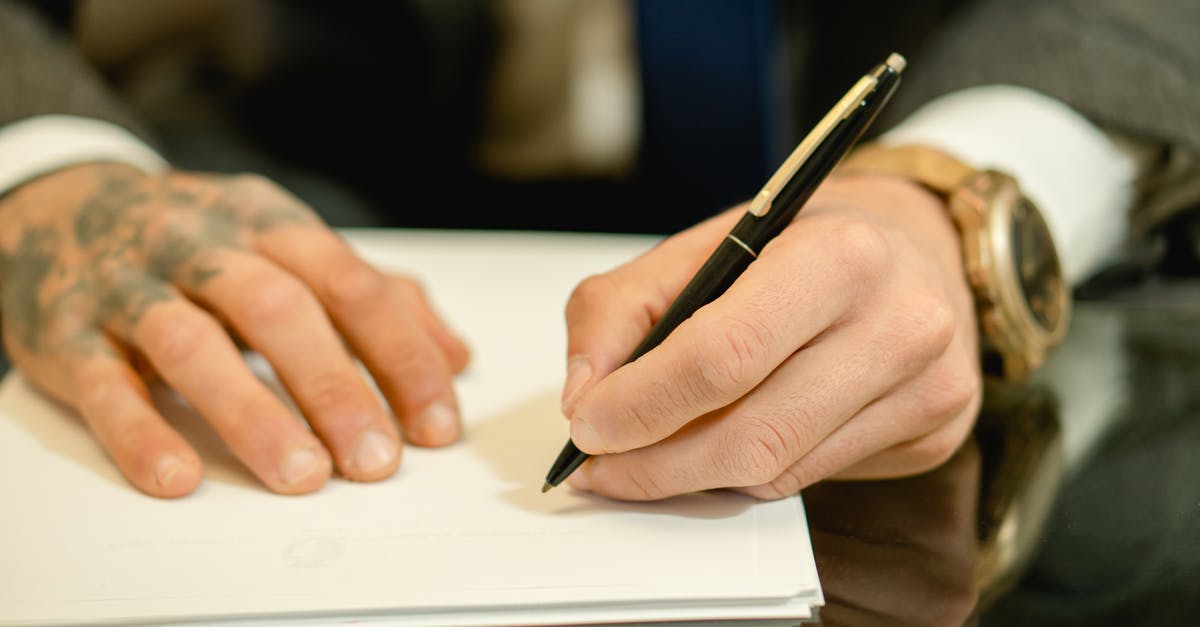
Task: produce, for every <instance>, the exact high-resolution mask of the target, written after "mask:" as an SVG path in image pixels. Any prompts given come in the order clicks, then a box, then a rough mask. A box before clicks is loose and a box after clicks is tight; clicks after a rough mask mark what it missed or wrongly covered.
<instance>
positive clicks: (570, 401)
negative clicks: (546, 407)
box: [562, 355, 592, 416]
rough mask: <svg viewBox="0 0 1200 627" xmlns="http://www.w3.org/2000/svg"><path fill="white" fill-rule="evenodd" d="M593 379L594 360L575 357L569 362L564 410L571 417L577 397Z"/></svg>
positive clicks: (581, 356)
mask: <svg viewBox="0 0 1200 627" xmlns="http://www.w3.org/2000/svg"><path fill="white" fill-rule="evenodd" d="M591 378H592V360H591V359H588V356H587V355H575V356H574V357H572V358H570V359H568V360H567V381H566V383H565V384H563V400H562V410H563V414H564V415H568V416H569V415H570V414H571V409H572V408H573V407H572V406H573V405H574V404H575V399H576V397H578V396H579V392H580V391H581V390H583V386H584V384H585V383H587V382H588V380H589V379H591Z"/></svg>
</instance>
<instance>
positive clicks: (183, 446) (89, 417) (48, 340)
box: [4, 303, 203, 498]
mask: <svg viewBox="0 0 1200 627" xmlns="http://www.w3.org/2000/svg"><path fill="white" fill-rule="evenodd" d="M76 304H78V303H76ZM81 310H82V308H79V307H70V306H68V307H65V308H60V309H57V310H55V311H52V312H50V313H49V314H48V315H47V317H46V319H45V320H44V323H45V326H44V328H43V331H44V335H43V339H44V340H45V342H44V343H43V345H42V347H41V349H42V350H38V351H31V350H28V348H27V347H26V346H25V345H24V344H23V343H21V342H14V341H12V340H13V334H11V333H9V332H8V329H6V330H5V331H6V332H5V337H4V339H5V344H6V346H7V348H8V351H9V355H10V356H11V357H12V360H13V363H14V364H16V365H17V366H19V367H20V369H21V371H22V373H23V374H24V375H25V376H27V377H28V378H29V379H30V381H31V382H32V383H33V384H34V385H36V386H37V387H38V388H40V389H42V390H43V391H45V392H47V393H48V394H49V395H50V396H52V397H54V398H56V399H57V400H58V401H60V402H62V403H63V404H64V405H67V406H69V407H72V408H74V409H75V410H76V411H78V412H79V413H80V415H81V416H82V417H83V418H84V421H85V422H86V423H87V424H88V426H89V428H90V429H91V430H92V433H93V434H94V435H95V436H96V440H97V441H98V442H99V444H100V445H101V447H102V448H104V450H105V451H106V452H107V453H108V454H109V456H110V457H111V458H112V460H113V462H114V463H115V464H116V465H117V467H118V469H119V470H120V471H121V473H122V474H123V475H125V477H126V478H127V479H128V480H129V482H130V483H132V484H133V485H134V486H135V487H137V488H138V489H140V490H142V491H143V492H145V493H147V494H150V495H151V496H158V497H167V498H170V497H177V496H183V495H185V494H189V493H191V492H192V491H193V490H194V489H195V488H196V486H197V485H199V483H200V480H201V478H202V475H203V467H202V464H201V462H200V459H199V457H197V455H196V453H195V451H194V450H193V449H192V448H191V447H190V446H189V445H188V444H187V443H186V442H185V441H184V440H183V438H181V437H180V436H179V435H178V434H177V433H176V432H175V431H174V430H173V429H172V428H171V427H170V426H168V425H167V424H166V422H164V421H163V419H162V418H161V417H160V416H159V415H158V413H157V412H156V411H155V410H154V408H153V405H152V404H151V402H150V400H149V394H148V393H147V391H146V385H145V383H144V382H143V381H142V379H141V377H139V375H138V373H137V372H136V370H134V368H133V367H132V366H131V365H130V363H129V362H128V360H127V355H125V354H124V352H123V351H121V350H120V349H119V348H118V347H117V346H116V345H114V344H113V343H112V341H111V340H110V339H108V338H107V337H105V336H104V334H103V333H101V332H99V331H98V330H97V329H95V328H93V327H92V326H91V324H90V321H88V320H87V319H86V316H84V315H81Z"/></svg>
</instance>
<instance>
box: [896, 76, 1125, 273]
mask: <svg viewBox="0 0 1200 627" xmlns="http://www.w3.org/2000/svg"><path fill="white" fill-rule="evenodd" d="M881 141H883V142H885V143H889V144H901V143H903V144H912V143H919V144H924V145H928V146H933V147H937V148H940V149H942V150H945V151H946V152H949V153H950V154H953V155H954V156H956V157H958V158H960V159H963V160H964V161H967V162H968V163H970V164H971V165H973V166H974V167H977V168H993V169H996V170H1000V171H1002V172H1006V173H1008V174H1010V175H1012V176H1014V177H1016V179H1017V181H1018V182H1019V184H1020V185H1021V189H1022V191H1023V192H1024V193H1025V195H1026V196H1028V197H1029V199H1030V200H1032V201H1033V202H1034V203H1036V204H1037V205H1038V207H1039V208H1041V210H1042V213H1043V215H1044V216H1045V218H1046V223H1047V224H1048V225H1049V227H1050V231H1051V234H1052V235H1053V236H1054V241H1055V245H1056V246H1057V248H1058V253H1059V257H1060V260H1061V261H1062V264H1063V270H1064V272H1065V273H1066V276H1067V279H1068V280H1069V281H1070V282H1071V284H1073V285H1074V284H1078V283H1079V282H1080V281H1081V280H1083V279H1085V278H1087V277H1088V276H1089V275H1090V274H1092V273H1093V272H1095V271H1096V270H1098V269H1099V268H1100V267H1101V266H1102V265H1103V264H1104V263H1105V262H1107V261H1111V260H1112V259H1113V257H1115V254H1116V253H1117V252H1118V250H1119V249H1120V247H1121V244H1122V242H1123V241H1124V238H1125V235H1126V226H1127V223H1128V210H1129V207H1130V205H1131V204H1132V202H1133V198H1134V189H1133V182H1134V179H1135V177H1136V176H1137V164H1136V163H1135V162H1134V160H1133V159H1132V158H1130V157H1129V156H1128V155H1127V154H1125V153H1124V152H1122V151H1121V150H1119V149H1118V148H1117V146H1116V145H1115V144H1114V143H1113V142H1112V141H1111V140H1110V139H1109V138H1108V137H1107V136H1106V135H1105V134H1104V133H1103V132H1102V131H1101V130H1100V129H1098V128H1096V127H1095V126H1094V125H1093V124H1092V123H1091V122H1089V121H1088V120H1087V119H1086V118H1084V117H1083V116H1082V115H1080V114H1079V113H1077V112H1075V111H1074V110H1073V109H1071V108H1070V107H1068V106H1067V105H1065V104H1063V103H1061V102H1059V101H1057V100H1055V99H1053V98H1050V97H1048V96H1045V95H1043V94H1040V93H1038V92H1036V91H1032V90H1029V89H1026V88H1023V87H1015V86H1011V85H989V86H984V87H972V88H969V89H964V90H962V91H958V92H954V93H952V94H947V95H945V96H942V97H940V98H937V99H935V100H932V101H930V102H929V103H927V104H926V105H925V106H923V107H921V108H920V109H918V110H917V111H916V112H915V113H913V114H912V116H910V117H909V118H908V119H906V120H905V121H904V122H902V123H901V124H900V125H899V126H897V127H896V128H894V129H892V130H891V131H889V132H887V133H885V134H884V135H883V137H882V138H881Z"/></svg>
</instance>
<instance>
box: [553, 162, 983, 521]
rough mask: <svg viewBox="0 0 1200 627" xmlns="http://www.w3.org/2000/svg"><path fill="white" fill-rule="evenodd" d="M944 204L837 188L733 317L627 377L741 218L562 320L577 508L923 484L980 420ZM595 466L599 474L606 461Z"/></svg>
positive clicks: (974, 364)
mask: <svg viewBox="0 0 1200 627" xmlns="http://www.w3.org/2000/svg"><path fill="white" fill-rule="evenodd" d="M941 202H942V201H940V200H939V199H938V198H936V197H935V196H933V195H932V194H930V193H929V192H927V191H925V190H924V189H922V188H920V187H918V186H917V185H915V184H913V183H910V182H907V181H902V180H899V179H892V178H886V177H880V176H853V177H852V176H846V175H840V176H839V175H835V176H834V177H833V178H831V179H829V180H828V181H826V183H825V184H824V185H822V186H821V188H820V189H818V190H817V192H816V193H815V194H814V195H813V197H812V199H811V200H810V201H809V203H808V205H807V206H806V207H805V209H804V211H802V212H801V213H800V216H799V217H798V218H797V219H796V220H795V221H794V222H793V223H792V224H791V225H789V226H788V228H787V229H786V230H785V231H784V232H783V233H782V234H781V235H780V236H779V237H777V238H776V239H774V240H773V241H772V242H771V243H770V244H768V245H767V246H766V247H765V248H764V249H763V250H762V253H761V255H759V258H758V259H757V260H756V261H755V262H754V263H752V264H751V265H750V267H749V268H748V269H747V270H746V272H745V273H744V274H743V275H742V276H741V277H739V279H738V280H737V281H736V282H735V283H734V284H733V286H732V287H731V288H730V289H729V291H728V292H726V293H725V294H724V295H723V296H722V297H720V298H718V299H717V300H716V301H714V302H713V303H711V304H709V305H708V306H706V307H703V308H701V309H700V310H699V311H698V312H697V313H696V314H695V315H693V316H692V317H691V318H690V319H688V320H686V321H684V322H683V324H681V325H680V326H679V327H678V328H676V329H675V331H674V332H673V333H672V334H671V335H670V336H669V337H668V338H667V339H666V340H665V341H664V342H663V343H662V344H661V345H659V346H658V347H657V348H655V349H654V350H652V351H650V352H649V353H647V354H646V355H644V356H642V357H641V358H640V359H638V360H637V361H635V362H633V363H631V364H629V365H625V366H621V364H622V363H623V362H624V360H625V359H626V357H627V356H628V355H629V353H630V352H631V351H632V349H633V348H634V346H636V344H637V343H638V342H639V341H640V340H641V339H642V337H643V336H644V335H645V334H646V333H647V331H648V330H649V329H650V327H651V326H652V324H653V323H654V321H655V320H656V319H657V318H658V317H659V316H660V315H661V314H662V312H663V311H665V310H666V308H667V307H668V306H669V305H670V303H671V301H672V300H673V298H674V297H675V295H676V294H678V293H679V292H680V291H681V290H682V289H683V286H684V285H685V284H686V282H687V281H688V280H689V279H690V278H691V276H692V275H693V274H694V273H695V271H696V270H697V269H698V268H699V267H700V265H701V264H702V263H703V262H704V260H705V259H706V258H707V256H708V255H709V254H710V253H711V251H712V250H713V249H714V248H716V246H717V244H718V243H719V242H720V241H721V238H723V237H724V236H725V234H726V233H727V232H728V231H729V229H730V228H731V227H732V226H733V223H734V222H735V221H736V220H737V219H738V218H739V217H740V216H741V215H742V214H743V213H744V210H745V209H744V207H741V208H736V209H734V210H731V211H729V212H726V213H725V214H723V215H721V216H718V217H717V218H714V219H712V220H709V221H708V222H705V223H702V224H700V225H698V226H696V227H693V228H692V229H690V230H688V231H685V232H683V233H681V234H679V235H677V236H675V237H672V238H670V239H668V240H667V241H665V242H663V243H662V244H661V245H660V246H658V247H656V248H655V249H653V250H651V251H649V252H648V253H646V254H645V255H643V256H641V257H640V258H638V259H635V260H634V261H632V262H630V263H628V264H627V265H625V266H622V267H620V268H618V269H616V270H613V271H611V272H609V273H607V274H602V275H599V276H595V277H591V278H589V279H587V280H586V281H584V282H583V283H582V284H581V285H580V286H579V287H578V288H577V289H576V290H575V292H574V294H572V296H571V299H570V301H569V303H568V304H567V325H568V377H567V382H566V385H565V386H564V391H563V411H564V414H565V415H567V416H568V417H569V418H570V420H571V438H572V440H574V442H575V444H576V445H577V446H578V447H579V448H580V449H581V450H583V451H584V452H587V453H590V454H593V455H598V456H597V457H592V458H590V459H589V460H588V461H587V462H586V463H585V464H584V465H583V466H582V467H581V468H580V469H579V470H577V471H576V472H575V473H574V474H573V475H572V476H571V478H570V479H569V483H570V484H571V485H573V486H575V487H576V488H580V489H589V490H592V491H595V492H597V493H600V494H604V495H607V496H611V497H615V498H622V499H634V500H642V499H658V498H663V497H668V496H671V495H675V494H680V493H685V492H691V491H697V490H705V489H710V488H722V487H731V488H736V489H738V490H741V491H743V492H746V493H749V494H751V495H754V496H756V497H759V498H768V499H769V498H779V497H783V496H785V495H790V494H795V493H796V492H797V491H799V490H800V489H801V488H803V487H805V486H807V485H810V484H812V483H814V482H816V481H818V480H820V479H824V478H827V477H835V478H846V479H856V478H860V479H865V478H882V477H894V476H900V475H909V474H915V473H918V472H922V471H924V470H927V469H929V468H932V467H934V466H937V465H938V464H940V463H942V462H944V461H945V460H946V459H948V458H949V457H950V455H951V454H952V453H953V452H954V450H955V449H956V448H957V447H958V445H959V444H960V443H961V442H962V441H963V439H964V438H965V437H966V435H967V433H968V431H969V430H970V428H971V425H972V423H973V421H974V417H975V413H976V411H977V409H978V406H979V401H980V396H981V394H980V387H981V375H980V371H979V359H978V338H977V331H976V326H975V316H974V309H973V307H974V306H973V304H972V300H971V297H970V293H969V291H968V287H967V285H966V280H965V278H964V275H963V268H962V261H961V254H960V249H959V244H958V237H957V235H956V233H955V232H954V227H953V225H952V223H951V222H950V219H949V217H948V215H947V214H946V211H945V208H944V207H943V206H942V205H941ZM600 454H603V455H600Z"/></svg>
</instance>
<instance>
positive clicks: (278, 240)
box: [256, 228, 462, 446]
mask: <svg viewBox="0 0 1200 627" xmlns="http://www.w3.org/2000/svg"><path fill="white" fill-rule="evenodd" d="M256 243H257V246H258V248H259V250H261V251H262V252H263V253H264V254H266V255H267V256H268V257H270V258H271V259H272V260H274V261H275V262H276V263H278V264H279V265H280V266H282V267H283V268H285V269H287V270H288V271H289V272H291V273H293V274H295V275H296V276H298V277H300V279H301V280H302V281H304V283H305V284H307V285H309V286H310V287H311V288H312V289H313V291H314V293H316V294H317V297H318V299H319V300H320V301H321V302H322V304H324V306H325V308H326V309H327V310H328V311H329V313H330V316H331V317H332V318H333V321H334V323H335V324H336V325H337V327H338V329H339V330H340V331H341V333H342V335H343V336H344V337H346V338H347V340H349V342H350V345H351V347H352V348H353V349H354V351H355V353H356V354H357V355H358V356H359V357H360V358H361V359H362V361H363V363H364V364H365V365H366V366H367V369H368V370H370V372H371V375H372V376H373V377H374V378H375V382H376V383H377V384H378V385H379V388H380V390H381V391H382V392H383V395H384V397H385V398H387V400H388V403H389V404H390V405H391V407H392V409H393V411H395V412H396V414H397V416H399V418H400V421H401V424H402V425H403V427H404V434H405V436H406V437H407V438H408V439H409V441H411V442H413V443H414V444H418V445H421V446H442V445H445V444H449V443H451V442H453V441H455V440H457V439H458V436H459V434H460V432H461V430H462V427H461V424H460V420H459V411H458V401H457V398H456V397H455V395H454V389H453V376H454V373H453V369H452V367H451V364H450V358H449V357H448V356H447V355H446V353H445V352H444V351H443V350H442V349H441V347H440V346H439V345H438V343H437V342H436V341H435V340H434V338H433V337H431V336H430V334H429V332H428V331H427V330H426V327H425V325H424V324H422V322H421V319H420V314H419V313H418V312H419V311H420V309H421V307H420V304H419V303H418V302H416V301H415V300H414V298H413V296H412V294H413V291H412V290H404V289H398V288H397V281H395V280H389V279H388V278H387V277H385V276H384V275H383V274H381V273H380V272H379V271H377V270H376V269H374V268H372V267H371V266H369V265H367V263H366V262H364V261H363V260H361V259H359V258H358V257H357V256H356V255H354V253H353V252H352V251H351V250H350V248H349V247H348V246H347V245H346V243H345V242H344V241H342V240H341V239H340V238H338V237H337V236H336V235H334V234H333V232H332V231H329V230H327V229H324V228H292V229H278V230H273V231H270V232H268V233H266V234H263V235H261V236H260V237H259V238H258V239H257V240H256Z"/></svg>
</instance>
